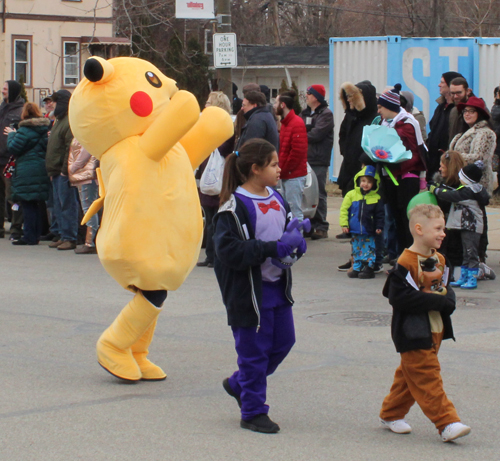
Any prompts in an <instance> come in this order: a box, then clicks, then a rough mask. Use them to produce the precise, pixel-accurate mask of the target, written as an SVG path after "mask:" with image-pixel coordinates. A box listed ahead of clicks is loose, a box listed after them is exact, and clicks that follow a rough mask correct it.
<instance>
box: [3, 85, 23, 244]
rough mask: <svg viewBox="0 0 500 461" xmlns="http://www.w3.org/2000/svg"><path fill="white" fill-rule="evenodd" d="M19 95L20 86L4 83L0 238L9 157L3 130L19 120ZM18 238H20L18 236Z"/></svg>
mask: <svg viewBox="0 0 500 461" xmlns="http://www.w3.org/2000/svg"><path fill="white" fill-rule="evenodd" d="M20 93H21V85H20V84H19V83H18V82H16V81H15V80H7V81H6V82H5V83H4V85H3V88H2V97H3V101H2V104H1V105H0V238H4V237H5V229H4V221H5V193H6V178H5V177H4V175H3V170H4V168H5V165H7V162H8V161H9V157H10V154H9V152H8V150H7V134H6V133H4V130H5V128H8V127H10V126H11V125H15V124H17V122H19V121H20V120H21V112H22V111H23V106H24V99H23V98H21V96H20ZM19 213H20V212H19ZM14 214H15V216H13V221H17V220H18V219H17V213H14ZM20 219H21V223H22V217H20ZM13 224H14V222H13ZM11 232H12V228H11ZM19 232H20V229H19ZM19 237H21V236H20V235H19Z"/></svg>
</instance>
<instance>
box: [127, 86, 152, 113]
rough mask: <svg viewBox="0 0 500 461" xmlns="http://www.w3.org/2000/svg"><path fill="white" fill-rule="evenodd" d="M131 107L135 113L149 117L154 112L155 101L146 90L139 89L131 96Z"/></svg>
mask: <svg viewBox="0 0 500 461" xmlns="http://www.w3.org/2000/svg"><path fill="white" fill-rule="evenodd" d="M130 108H131V109H132V112H133V113H134V114H135V115H138V116H139V117H147V116H148V115H149V114H151V112H153V101H152V100H151V98H150V97H149V95H148V94H147V93H144V91H137V92H136V93H134V94H133V95H132V97H131V98H130Z"/></svg>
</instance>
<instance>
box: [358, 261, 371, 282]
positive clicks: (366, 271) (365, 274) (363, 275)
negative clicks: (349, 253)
mask: <svg viewBox="0 0 500 461" xmlns="http://www.w3.org/2000/svg"><path fill="white" fill-rule="evenodd" d="M373 278H375V270H374V269H373V267H370V266H369V265H368V264H367V265H366V266H365V267H364V268H363V270H362V271H361V272H360V273H359V275H358V279H373Z"/></svg>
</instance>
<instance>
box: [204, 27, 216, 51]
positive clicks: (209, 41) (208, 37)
mask: <svg viewBox="0 0 500 461" xmlns="http://www.w3.org/2000/svg"><path fill="white" fill-rule="evenodd" d="M213 38H214V31H213V30H212V29H205V54H213V53H214V40H213Z"/></svg>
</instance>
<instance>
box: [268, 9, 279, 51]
mask: <svg viewBox="0 0 500 461" xmlns="http://www.w3.org/2000/svg"><path fill="white" fill-rule="evenodd" d="M269 7H270V8H269V9H270V13H271V20H272V22H273V38H274V45H275V46H279V45H281V36H280V30H279V24H278V21H279V17H278V0H271V2H270V3H269Z"/></svg>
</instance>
